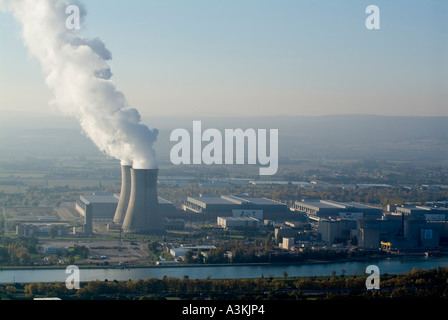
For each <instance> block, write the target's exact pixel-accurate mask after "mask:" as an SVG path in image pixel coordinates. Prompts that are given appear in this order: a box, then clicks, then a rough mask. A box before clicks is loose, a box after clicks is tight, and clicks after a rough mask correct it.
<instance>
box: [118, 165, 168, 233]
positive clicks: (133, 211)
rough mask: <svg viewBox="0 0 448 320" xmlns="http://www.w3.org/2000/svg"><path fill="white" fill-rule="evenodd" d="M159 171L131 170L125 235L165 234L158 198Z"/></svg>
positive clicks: (123, 227)
mask: <svg viewBox="0 0 448 320" xmlns="http://www.w3.org/2000/svg"><path fill="white" fill-rule="evenodd" d="M158 171H159V170H158V169H134V168H131V194H130V198H129V204H128V209H127V211H126V216H125V218H124V221H123V225H122V229H123V232H125V233H140V234H163V233H164V232H165V227H164V223H163V219H162V215H161V214H160V212H159V200H158V197H157V175H158Z"/></svg>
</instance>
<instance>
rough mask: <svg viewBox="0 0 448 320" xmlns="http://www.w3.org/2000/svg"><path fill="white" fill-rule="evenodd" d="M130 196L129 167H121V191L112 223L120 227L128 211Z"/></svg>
mask: <svg viewBox="0 0 448 320" xmlns="http://www.w3.org/2000/svg"><path fill="white" fill-rule="evenodd" d="M130 195H131V166H125V165H122V166H121V191H120V198H119V199H118V205H117V209H116V210H115V215H114V223H115V224H118V225H121V224H122V223H123V220H124V217H125V215H126V210H127V209H128V204H129V197H130Z"/></svg>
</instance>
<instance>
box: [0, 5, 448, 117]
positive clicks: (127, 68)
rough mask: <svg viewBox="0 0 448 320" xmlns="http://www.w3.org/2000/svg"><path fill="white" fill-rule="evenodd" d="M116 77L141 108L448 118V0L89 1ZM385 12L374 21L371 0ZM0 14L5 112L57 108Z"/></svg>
mask: <svg viewBox="0 0 448 320" xmlns="http://www.w3.org/2000/svg"><path fill="white" fill-rule="evenodd" d="M83 3H84V5H85V8H86V10H87V17H86V21H85V24H84V25H83V28H84V30H83V31H82V33H83V34H84V35H85V36H87V37H99V38H101V39H102V40H103V41H105V43H106V45H107V47H108V48H109V49H110V51H111V52H112V55H113V60H112V61H111V62H110V65H111V69H112V72H113V74H114V76H113V78H112V80H113V81H114V82H115V83H116V84H117V87H118V89H119V90H121V91H122V92H123V93H124V94H125V95H126V98H127V100H128V102H129V104H130V106H132V107H135V108H137V109H138V110H139V111H140V112H141V113H142V114H143V115H147V116H151V115H154V116H159V115H167V116H172V115H190V116H197V117H200V116H253V115H260V116H264V115H326V114H385V115H422V116H425V115H427V116H434V115H436V116H437V115H445V116H448V108H447V103H448V99H447V96H448V93H447V92H448V90H447V86H448V47H447V35H448V19H447V18H448V17H447V16H448V2H446V1H440V0H433V1H423V0H415V1H414V0H412V1H398V0H393V1H391V0H387V1H380V0H370V1H363V0H352V1H349V0H343V1H312V0H303V1H299V0H245V1H243V0H220V1H217V0H215V1H211V0H201V1H199V0H178V1H174V0H157V1H155V0H132V1H124V0H114V1H105V0H88V1H83ZM370 4H375V5H377V6H378V7H379V9H380V17H381V20H380V27H381V29H380V30H367V29H366V27H365V24H364V22H365V19H366V18H367V16H368V15H367V14H366V13H365V9H366V7H367V6H368V5H370ZM50 99H51V92H50V91H49V90H48V89H47V88H46V87H45V83H44V77H43V75H42V74H41V72H40V66H39V64H38V63H37V62H36V61H34V60H32V59H30V58H29V57H28V55H27V51H26V48H25V47H24V46H23V44H22V42H21V39H20V29H19V27H18V26H17V24H16V23H15V21H14V20H13V18H12V17H10V16H9V15H8V14H6V13H4V12H0V110H7V109H14V110H17V109H19V110H30V111H43V112H56V111H55V110H53V109H52V107H50V106H49V105H48V101H49V100H50Z"/></svg>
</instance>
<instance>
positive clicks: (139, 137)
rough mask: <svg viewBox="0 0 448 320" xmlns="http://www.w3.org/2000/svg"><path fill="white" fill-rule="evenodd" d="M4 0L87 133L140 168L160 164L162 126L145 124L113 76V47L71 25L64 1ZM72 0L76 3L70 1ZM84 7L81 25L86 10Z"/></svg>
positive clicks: (59, 100)
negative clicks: (156, 146) (157, 145)
mask: <svg viewBox="0 0 448 320" xmlns="http://www.w3.org/2000/svg"><path fill="white" fill-rule="evenodd" d="M1 1H2V0H0V4H3V5H6V6H4V7H5V8H6V9H7V10H8V11H11V12H12V14H13V15H14V17H15V18H16V19H17V20H18V21H19V22H20V23H21V24H22V27H23V41H24V43H25V45H26V46H27V47H28V49H29V51H30V53H31V55H32V56H34V57H36V58H37V59H38V60H39V62H40V63H41V65H42V69H43V71H44V73H45V76H46V84H47V86H48V87H49V88H50V89H51V90H52V92H53V94H54V97H55V100H54V103H55V104H56V105H57V106H58V107H59V108H60V109H61V110H62V111H63V112H64V113H66V114H67V115H70V116H73V117H75V118H77V119H78V121H79V123H80V124H81V127H82V128H83V131H84V132H85V134H86V135H87V136H88V137H89V138H90V139H91V140H92V141H93V142H94V143H95V145H96V146H97V147H98V148H99V149H100V150H101V151H102V152H104V153H106V154H107V155H109V156H111V157H114V158H116V159H118V160H120V161H121V163H122V164H123V165H132V166H133V167H134V168H136V169H154V168H157V161H156V158H155V152H154V150H153V148H152V147H153V144H154V142H155V141H156V138H157V134H158V131H157V129H153V130H150V129H149V128H148V127H147V126H145V125H143V124H141V123H140V122H141V117H140V114H139V112H138V111H137V110H136V109H134V108H129V107H128V104H127V102H126V98H125V96H124V95H123V93H122V92H120V91H118V90H117V88H116V87H115V85H114V83H113V82H112V81H111V80H110V79H111V77H112V72H111V70H110V68H109V66H108V64H107V61H108V60H110V59H112V54H111V52H110V51H109V50H108V49H107V48H106V46H105V45H104V42H103V41H101V40H100V39H98V38H95V39H86V38H84V37H81V36H80V34H79V30H69V29H67V28H66V20H67V17H68V14H66V13H65V10H66V8H67V6H68V5H69V3H67V1H63V0H37V1H36V0H10V1H4V2H3V3H2V2H1ZM70 4H74V3H73V2H71V3H70ZM76 5H77V6H78V7H79V9H80V15H81V24H82V21H83V20H84V18H85V14H86V12H85V10H84V8H83V7H82V5H81V4H79V3H76Z"/></svg>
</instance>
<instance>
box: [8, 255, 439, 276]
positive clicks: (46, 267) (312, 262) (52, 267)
mask: <svg viewBox="0 0 448 320" xmlns="http://www.w3.org/2000/svg"><path fill="white" fill-rule="evenodd" d="M443 256H448V254H444V255H443ZM415 257H425V254H424V253H400V254H385V255H383V254H381V255H379V254H374V255H370V256H366V257H357V258H341V259H333V260H315V259H310V260H306V261H300V262H257V263H216V264H183V263H178V264H160V265H154V264H138V265H90V264H88V265H85V264H80V265H78V264H76V263H75V265H76V266H77V267H78V268H79V269H81V270H82V269H84V270H90V269H138V268H192V267H194V268H209V267H231V266H282V265H288V266H290V265H291V266H294V265H297V266H301V265H315V264H332V263H350V262H368V261H370V262H375V261H381V260H384V259H395V258H415ZM67 266H68V264H67V265H44V266H0V272H1V271H3V270H61V269H66V268H67Z"/></svg>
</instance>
